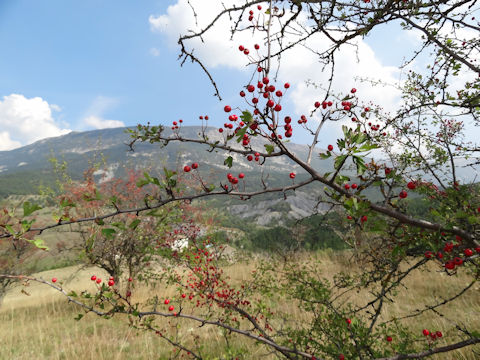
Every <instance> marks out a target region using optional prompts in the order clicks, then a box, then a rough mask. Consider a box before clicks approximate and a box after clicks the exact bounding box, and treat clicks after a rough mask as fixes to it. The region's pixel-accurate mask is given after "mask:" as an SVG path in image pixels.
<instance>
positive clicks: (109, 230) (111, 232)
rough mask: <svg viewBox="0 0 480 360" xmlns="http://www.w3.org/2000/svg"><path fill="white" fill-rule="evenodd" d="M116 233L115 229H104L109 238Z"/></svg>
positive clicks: (103, 231)
mask: <svg viewBox="0 0 480 360" xmlns="http://www.w3.org/2000/svg"><path fill="white" fill-rule="evenodd" d="M115 233H116V231H115V229H102V234H103V235H104V236H105V237H107V238H112V237H113V234H115Z"/></svg>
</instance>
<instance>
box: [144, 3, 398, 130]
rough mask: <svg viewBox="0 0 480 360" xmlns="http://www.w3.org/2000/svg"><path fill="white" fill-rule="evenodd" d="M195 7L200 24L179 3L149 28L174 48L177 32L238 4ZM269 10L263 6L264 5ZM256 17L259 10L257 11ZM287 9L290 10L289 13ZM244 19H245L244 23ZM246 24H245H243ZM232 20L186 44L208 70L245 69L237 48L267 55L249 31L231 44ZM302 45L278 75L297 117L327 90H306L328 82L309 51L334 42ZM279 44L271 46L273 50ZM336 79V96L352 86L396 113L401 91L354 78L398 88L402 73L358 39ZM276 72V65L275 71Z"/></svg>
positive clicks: (344, 52) (339, 60)
mask: <svg viewBox="0 0 480 360" xmlns="http://www.w3.org/2000/svg"><path fill="white" fill-rule="evenodd" d="M190 2H191V3H192V6H193V7H194V8H195V11H196V12H197V15H198V17H197V21H198V24H196V22H195V18H194V16H193V12H192V10H191V8H190V5H189V4H188V2H187V1H186V0H178V1H177V3H176V4H175V5H172V6H169V7H168V8H167V11H166V13H165V14H161V15H158V16H153V15H152V16H150V17H149V23H150V26H151V30H152V31H154V32H158V33H161V34H163V35H164V36H165V37H166V38H167V40H168V41H169V43H170V44H171V45H172V46H177V45H176V44H177V41H178V36H179V34H188V33H189V31H190V30H193V31H195V30H198V29H201V28H204V27H205V26H206V25H207V24H209V23H210V22H211V20H212V19H213V18H214V17H215V16H216V15H217V14H218V12H219V11H221V10H222V8H223V5H222V3H224V4H225V6H226V7H228V6H230V5H232V4H233V3H234V1H233V0H228V1H219V0H218V1H208V2H206V1H203V0H191V1H190ZM264 7H265V6H264ZM253 9H254V11H255V14H256V15H255V16H257V14H258V11H257V10H256V8H255V7H253ZM287 11H288V10H287ZM298 20H299V21H300V22H305V23H307V22H308V14H301V15H300V16H299V17H298ZM242 21H243V20H242ZM245 23H247V22H244V23H241V25H240V26H242V24H245ZM230 26H231V20H230V19H229V18H228V16H223V18H222V19H221V20H220V21H218V23H217V24H216V25H215V27H213V28H211V29H209V30H208V31H207V32H206V33H205V34H204V35H203V36H202V39H203V42H201V40H200V39H193V40H189V41H188V43H187V46H188V47H189V48H190V49H194V53H195V55H196V56H197V57H198V58H199V59H201V61H202V62H203V63H204V64H205V65H206V66H207V67H208V68H214V67H218V66H223V67H229V68H235V69H238V70H244V69H247V71H251V70H252V68H251V67H249V68H246V66H245V65H246V64H247V62H248V61H247V58H246V56H244V55H243V54H242V53H241V52H239V51H238V50H237V47H238V46H239V45H240V44H242V45H244V46H245V47H247V48H249V50H250V53H251V54H254V53H255V50H254V49H253V45H254V44H255V43H258V44H260V45H261V49H260V51H261V52H262V54H265V49H264V47H263V46H262V45H263V44H264V38H263V33H260V32H257V33H255V34H253V35H252V32H251V31H242V32H238V33H237V34H236V35H235V37H234V41H231V40H230ZM272 29H273V30H275V29H278V24H275V23H272ZM295 40H296V38H294V37H293V35H290V36H287V37H286V38H285V39H284V46H286V45H288V44H289V42H292V41H295ZM303 45H305V47H303V46H302V45H298V46H296V48H295V50H294V51H287V52H285V53H284V54H283V56H282V59H281V68H280V71H279V75H278V81H279V83H280V84H282V83H284V82H286V81H288V82H290V83H291V84H292V87H291V88H290V90H289V99H290V100H291V101H292V102H293V105H294V109H295V112H296V115H300V114H308V113H309V112H310V111H311V110H312V109H313V103H314V102H315V101H317V100H321V99H322V97H323V96H324V92H323V91H322V90H320V89H318V90H317V89H314V88H313V87H307V86H306V84H305V81H306V80H311V81H313V82H314V83H316V84H319V85H323V86H325V87H326V85H327V81H328V78H329V72H328V69H329V68H328V67H326V68H325V70H324V71H322V65H321V64H320V63H319V61H318V56H317V55H316V54H314V53H313V52H311V51H310V50H308V49H307V47H309V48H311V49H316V50H319V51H320V50H322V49H323V50H325V49H327V48H328V47H329V46H331V43H330V41H329V40H328V39H327V38H326V37H325V36H324V35H322V34H318V36H312V37H310V38H309V39H308V41H307V42H305V43H304V44H303ZM276 46H277V45H276V43H273V44H272V49H273V51H275V47H276ZM335 65H336V69H335V78H334V83H333V88H332V90H333V91H334V92H342V93H346V92H348V91H349V90H350V89H351V88H352V87H355V88H357V90H358V91H357V95H358V97H359V98H360V99H361V100H363V101H365V102H370V101H372V102H373V103H375V104H378V105H381V106H382V107H384V108H385V109H388V110H393V109H395V108H396V107H397V105H398V103H399V101H400V92H399V91H396V90H395V89H394V88H393V87H387V88H386V87H383V86H380V85H378V86H372V85H371V84H370V83H360V82H359V81H357V80H355V77H356V76H361V77H362V78H369V79H372V80H381V81H383V82H385V83H387V84H398V82H399V76H400V73H399V71H398V69H397V68H396V67H391V66H386V65H384V64H382V62H381V60H380V59H379V58H378V56H376V54H375V52H374V50H373V49H372V48H371V47H370V46H369V45H368V44H367V43H366V42H365V41H363V40H361V39H359V40H358V41H357V42H356V47H354V46H343V47H342V48H341V49H340V51H339V52H338V53H337V57H336V63H335ZM273 69H275V67H273ZM325 131H327V132H328V134H327V135H329V137H330V136H338V135H339V134H340V129H339V127H338V126H336V125H335V126H333V127H326V128H325Z"/></svg>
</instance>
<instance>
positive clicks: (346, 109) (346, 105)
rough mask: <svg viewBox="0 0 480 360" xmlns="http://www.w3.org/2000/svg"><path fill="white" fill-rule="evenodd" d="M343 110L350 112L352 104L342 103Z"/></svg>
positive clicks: (348, 102)
mask: <svg viewBox="0 0 480 360" xmlns="http://www.w3.org/2000/svg"><path fill="white" fill-rule="evenodd" d="M342 106H343V110H345V111H350V109H351V108H352V103H351V102H350V101H345V100H344V101H342Z"/></svg>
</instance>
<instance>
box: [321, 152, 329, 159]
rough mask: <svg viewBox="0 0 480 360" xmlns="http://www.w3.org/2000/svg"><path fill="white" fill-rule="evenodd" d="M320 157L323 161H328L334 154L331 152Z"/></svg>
mask: <svg viewBox="0 0 480 360" xmlns="http://www.w3.org/2000/svg"><path fill="white" fill-rule="evenodd" d="M319 155H320V157H321V158H322V159H323V160H325V159H328V158H329V157H330V156H332V154H331V153H330V152H328V153H326V154H324V153H320V154H319Z"/></svg>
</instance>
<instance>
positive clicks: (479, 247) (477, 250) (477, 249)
mask: <svg viewBox="0 0 480 360" xmlns="http://www.w3.org/2000/svg"><path fill="white" fill-rule="evenodd" d="M475 251H476V252H477V253H478V254H480V246H477V247H476V248H475Z"/></svg>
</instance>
